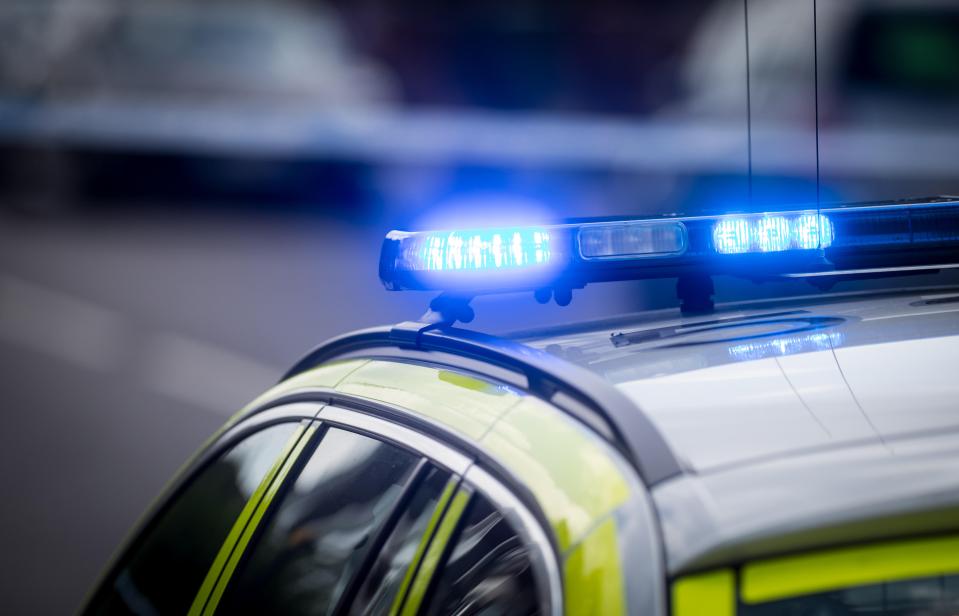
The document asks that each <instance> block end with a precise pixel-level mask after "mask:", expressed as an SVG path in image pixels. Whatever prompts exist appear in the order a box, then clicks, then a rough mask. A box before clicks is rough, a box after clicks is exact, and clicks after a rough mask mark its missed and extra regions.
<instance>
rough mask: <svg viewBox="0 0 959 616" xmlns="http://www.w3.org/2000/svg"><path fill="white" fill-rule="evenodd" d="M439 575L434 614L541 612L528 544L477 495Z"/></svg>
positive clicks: (431, 602)
mask: <svg viewBox="0 0 959 616" xmlns="http://www.w3.org/2000/svg"><path fill="white" fill-rule="evenodd" d="M459 528H460V530H459V532H458V535H457V537H456V538H455V540H454V541H455V543H454V547H453V549H452V550H451V551H450V553H449V555H448V557H447V560H446V563H445V564H444V565H442V566H441V567H440V568H439V569H438V571H439V579H438V580H437V581H436V582H435V588H434V589H433V590H432V591H431V593H430V597H431V598H430V599H427V601H428V605H429V613H430V614H464V615H465V614H507V613H508V614H538V613H540V609H539V603H538V600H537V597H538V593H537V587H536V580H535V578H534V574H533V566H532V562H531V560H530V555H529V550H528V548H527V547H526V545H525V543H524V542H523V541H522V540H521V539H520V537H519V536H518V535H517V533H516V532H515V531H514V530H513V529H512V528H511V527H510V525H509V524H508V523H507V522H506V520H505V519H504V518H503V515H502V514H501V513H499V512H498V511H497V510H496V509H495V508H494V507H493V506H492V505H491V504H490V502H489V501H488V500H486V499H485V498H483V497H482V496H480V495H478V494H477V495H474V497H473V498H472V500H471V502H470V504H469V506H468V508H467V510H466V512H465V513H464V519H463V520H462V523H461V524H460V527H459Z"/></svg>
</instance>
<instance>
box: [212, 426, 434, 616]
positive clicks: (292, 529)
mask: <svg viewBox="0 0 959 616" xmlns="http://www.w3.org/2000/svg"><path fill="white" fill-rule="evenodd" d="M419 462H420V458H419V457H418V456H416V455H414V454H411V453H409V452H407V451H404V450H402V449H399V448H397V447H394V446H392V445H389V444H386V443H383V442H380V441H377V440H374V439H371V438H368V437H366V436H362V435H359V434H355V433H353V432H348V431H345V430H340V429H336V428H330V429H329V430H327V432H326V434H325V435H324V436H323V437H322V440H321V441H320V443H319V445H318V446H317V448H316V450H315V452H314V453H313V455H312V456H311V458H310V459H309V461H308V462H307V463H306V465H305V466H304V467H303V470H302V471H301V473H300V475H299V477H298V478H297V479H296V481H295V482H294V483H293V485H292V486H291V487H290V489H289V490H288V492H287V493H286V494H285V496H284V497H283V498H282V500H281V501H280V503H279V506H278V508H277V509H276V510H275V513H274V514H273V516H272V518H271V520H270V521H269V522H268V523H267V525H266V527H265V528H264V529H261V532H262V534H261V536H260V538H259V541H258V542H256V543H255V544H254V546H253V548H252V553H251V554H250V555H249V557H248V559H247V561H246V563H245V564H244V565H241V570H240V571H238V573H237V574H235V575H234V579H233V580H231V581H230V582H229V586H228V587H227V596H226V600H225V602H224V604H222V608H223V611H224V613H234V612H243V613H263V614H272V613H285V614H328V613H330V612H331V611H332V610H333V609H334V608H335V607H336V603H337V600H338V599H339V597H340V596H341V595H342V593H343V591H344V590H345V589H346V585H347V584H348V582H349V581H350V579H351V578H352V577H353V576H354V574H355V573H356V571H357V569H358V568H359V567H360V566H361V565H362V563H363V561H364V559H365V557H366V555H367V553H368V550H369V547H370V543H371V538H372V537H373V535H374V533H375V531H376V530H377V529H378V528H379V527H380V526H381V525H382V524H383V522H384V520H385V519H386V518H387V517H388V516H389V515H390V513H391V511H392V510H393V508H394V507H395V505H396V503H397V501H398V499H399V497H400V496H401V494H402V493H403V491H404V488H405V486H406V485H407V483H408V482H409V481H410V479H411V477H412V475H413V472H414V470H415V469H416V468H417V465H418V463H419Z"/></svg>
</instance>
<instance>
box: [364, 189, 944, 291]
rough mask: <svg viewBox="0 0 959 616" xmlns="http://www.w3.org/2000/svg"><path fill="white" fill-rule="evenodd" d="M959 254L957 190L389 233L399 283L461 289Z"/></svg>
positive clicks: (866, 264)
mask: <svg viewBox="0 0 959 616" xmlns="http://www.w3.org/2000/svg"><path fill="white" fill-rule="evenodd" d="M957 261H959V198H956V197H935V198H929V199H920V200H911V201H899V202H886V203H871V204H850V205H837V206H830V207H823V208H819V209H803V210H799V211H781V212H764V213H759V214H752V213H750V214H726V215H720V216H688V217H652V218H636V219H628V220H612V221H611V220H583V221H578V222H571V223H566V224H557V225H541V226H522V227H508V228H492V229H473V230H448V231H422V232H404V231H391V232H390V233H389V234H388V235H387V236H386V240H385V242H384V244H383V251H382V254H381V259H380V278H381V280H382V281H383V284H384V285H385V286H386V288H388V289H391V290H403V289H422V290H437V291H446V292H450V293H458V294H461V295H469V296H475V295H481V294H486V293H497V292H508V291H523V290H534V291H535V290H542V289H574V288H581V287H583V286H585V285H586V284H589V283H592V282H606V281H614V280H630V279H644V278H663V277H677V278H681V277H683V276H689V275H698V276H712V275H717V274H729V275H738V276H745V277H748V278H754V279H764V278H769V277H776V276H783V275H796V274H803V273H817V274H820V273H829V272H837V273H841V272H843V271H849V270H862V269H863V268H895V267H904V266H916V265H919V266H924V265H925V266H931V265H935V264H941V263H955V262H957Z"/></svg>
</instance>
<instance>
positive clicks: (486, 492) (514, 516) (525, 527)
mask: <svg viewBox="0 0 959 616" xmlns="http://www.w3.org/2000/svg"><path fill="white" fill-rule="evenodd" d="M463 480H464V481H465V482H466V483H467V484H469V485H471V486H473V487H474V488H476V490H477V491H478V492H479V493H480V494H482V495H483V496H485V497H486V498H488V499H489V500H490V502H492V503H493V504H494V505H496V509H497V510H498V511H499V512H500V513H502V514H503V515H504V517H505V518H506V521H507V522H509V523H510V525H511V526H512V527H513V528H514V530H516V531H517V532H518V533H519V534H520V535H521V536H522V537H523V539H524V540H525V541H526V544H527V545H528V546H529V547H530V548H532V549H531V554H530V556H531V560H532V562H533V574H534V575H535V576H536V579H537V582H538V584H537V590H538V591H539V594H540V596H539V600H540V604H541V605H543V606H545V608H546V609H545V610H544V611H545V613H546V614H553V615H555V616H559V615H560V614H562V613H563V577H562V575H561V574H560V564H559V561H558V559H557V556H556V552H555V551H554V550H553V546H552V544H551V543H550V541H549V537H548V536H547V534H546V531H545V530H544V529H543V527H542V526H541V525H540V524H539V522H538V521H537V520H536V518H535V517H534V516H533V514H532V513H530V511H529V509H527V508H526V506H525V505H523V503H522V502H521V501H520V500H519V499H518V498H517V497H516V495H514V494H513V493H512V492H510V491H509V489H508V488H506V487H505V486H503V485H502V484H501V483H500V482H499V481H497V480H496V479H494V478H493V476H492V475H490V474H489V473H487V472H486V471H485V470H483V469H482V468H480V467H478V466H472V467H470V469H469V470H468V471H466V474H465V475H464V477H463Z"/></svg>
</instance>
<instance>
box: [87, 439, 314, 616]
mask: <svg viewBox="0 0 959 616" xmlns="http://www.w3.org/2000/svg"><path fill="white" fill-rule="evenodd" d="M296 428H297V424H295V423H289V424H282V425H278V426H273V427H271V428H267V429H265V430H263V431H262V432H258V433H256V434H254V435H253V436H250V437H249V438H247V439H246V440H244V441H242V442H241V443H239V444H238V445H236V446H235V447H233V448H232V449H231V450H230V451H229V452H228V453H226V455H224V456H223V457H221V458H220V459H219V460H217V461H216V462H214V463H213V464H211V465H210V466H208V467H207V468H206V469H204V470H203V471H202V472H201V473H200V474H199V475H198V476H197V477H196V478H195V479H194V480H193V482H192V483H190V485H189V486H188V487H187V488H186V490H185V491H184V492H183V493H182V494H181V496H180V497H179V498H177V499H176V500H175V501H174V502H173V503H172V505H171V506H170V507H169V508H168V509H167V510H166V511H165V512H164V513H163V514H162V516H161V517H160V518H159V519H158V520H157V521H156V523H154V524H153V526H152V528H150V529H149V530H147V532H146V534H145V535H144V536H143V537H142V538H141V539H140V541H139V542H138V543H137V544H136V545H134V546H133V548H132V549H131V551H130V552H129V553H128V554H127V555H126V556H125V557H124V560H123V564H122V566H121V567H120V569H119V572H118V574H117V575H116V576H115V577H114V578H112V579H110V580H108V581H107V582H106V583H105V584H104V586H103V587H102V588H101V589H100V591H99V592H98V593H97V595H96V597H95V598H94V600H93V601H92V602H91V604H90V612H92V613H97V614H177V613H179V614H183V613H186V611H187V610H189V609H190V605H191V604H192V603H193V599H194V596H195V595H196V592H197V590H198V589H199V588H200V585H201V584H202V583H203V578H204V577H205V576H206V573H207V570H208V569H209V568H210V565H211V564H212V563H213V559H214V558H216V554H217V552H218V551H219V549H220V546H221V544H222V543H223V541H224V540H225V539H226V536H227V534H228V533H229V532H230V528H231V527H232V526H233V523H234V521H235V520H236V518H237V516H239V514H240V511H241V510H242V509H243V506H244V505H245V504H246V501H247V500H248V499H249V498H250V496H251V495H252V494H253V492H254V490H256V488H257V486H258V485H259V484H260V481H262V479H263V477H264V476H265V475H266V473H267V471H269V469H270V467H271V466H272V465H273V463H274V462H275V461H276V460H277V458H278V457H279V455H280V453H281V452H282V451H283V447H284V445H285V444H286V443H287V442H288V441H289V439H290V437H291V436H292V435H293V433H294V431H295V430H296Z"/></svg>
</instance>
